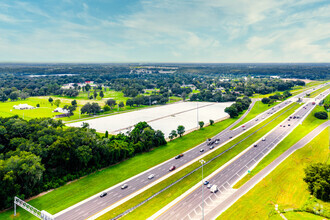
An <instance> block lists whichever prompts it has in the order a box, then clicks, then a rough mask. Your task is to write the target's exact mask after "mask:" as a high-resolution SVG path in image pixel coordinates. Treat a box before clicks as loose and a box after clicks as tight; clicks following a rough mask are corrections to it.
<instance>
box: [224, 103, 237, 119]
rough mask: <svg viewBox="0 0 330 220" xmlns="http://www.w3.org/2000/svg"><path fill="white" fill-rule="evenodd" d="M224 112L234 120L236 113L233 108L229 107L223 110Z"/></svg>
mask: <svg viewBox="0 0 330 220" xmlns="http://www.w3.org/2000/svg"><path fill="white" fill-rule="evenodd" d="M225 112H226V113H228V114H229V116H230V117H231V118H235V117H237V116H238V111H237V109H236V108H235V107H234V106H229V107H227V108H225Z"/></svg>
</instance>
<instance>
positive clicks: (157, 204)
mask: <svg viewBox="0 0 330 220" xmlns="http://www.w3.org/2000/svg"><path fill="white" fill-rule="evenodd" d="M298 107H300V105H299V104H295V103H294V104H291V105H290V106H288V107H287V108H285V109H283V110H281V111H279V112H277V113H276V114H274V115H272V116H271V117H270V118H268V119H266V120H265V121H264V122H261V123H260V124H259V125H257V126H255V127H254V128H252V129H250V130H249V131H247V132H246V133H244V134H242V135H241V136H239V137H238V138H236V139H234V140H232V141H230V142H228V143H227V144H225V145H224V146H222V147H221V148H219V149H216V150H215V151H214V152H213V153H211V154H209V155H207V156H205V157H204V160H205V161H209V160H210V159H211V158H213V157H214V156H216V155H218V154H220V153H222V152H224V151H226V150H227V149H229V148H230V147H232V146H233V145H234V144H236V143H238V142H240V141H242V140H243V139H245V138H246V137H248V136H249V135H250V137H248V138H247V139H245V140H244V141H243V142H241V143H239V144H238V145H236V146H235V147H234V148H232V149H231V150H229V151H227V152H226V153H224V154H223V155H222V156H221V157H218V158H217V159H215V160H213V161H212V162H210V163H209V164H207V165H205V166H204V176H207V175H209V174H211V173H212V172H214V171H215V170H216V169H218V168H219V167H221V166H222V165H224V164H225V163H226V162H228V161H229V160H230V159H232V158H234V157H235V156H236V155H237V154H239V153H240V152H242V151H243V150H244V149H246V148H247V147H248V146H250V145H251V144H253V143H254V142H255V141H257V140H258V139H259V138H261V137H262V136H263V135H265V134H266V133H267V132H269V131H270V130H271V129H273V128H274V127H275V126H276V125H278V124H279V123H281V122H282V121H283V120H284V119H285V118H286V117H288V116H289V115H291V114H292V113H293V112H294V111H295V110H296V109H297V108H298ZM276 117H277V118H276ZM275 118H276V119H275ZM273 119H275V120H273ZM272 120H273V121H272ZM267 123H269V124H267ZM260 128H262V129H260ZM259 129H260V130H259ZM251 134H253V135H251ZM198 166H200V163H199V162H196V163H193V164H192V165H190V166H188V167H187V168H185V169H183V170H181V171H180V172H178V173H176V174H174V175H172V176H171V177H169V178H167V179H166V180H164V181H162V182H160V183H158V184H157V185H155V186H153V187H151V188H150V189H148V190H146V191H145V192H143V193H141V194H139V195H137V196H136V197H134V198H132V199H131V200H129V201H127V202H125V203H124V204H122V205H120V206H118V207H117V208H115V209H113V210H111V211H110V212H108V213H106V214H105V215H103V216H101V217H100V218H99V219H111V218H113V217H116V216H117V215H118V214H120V213H122V212H124V211H126V210H127V209H128V208H130V207H133V206H135V205H137V204H139V203H140V202H142V201H144V200H145V199H146V198H148V197H150V196H151V195H153V194H154V193H156V192H158V191H160V190H161V189H163V188H164V187H166V186H167V185H169V184H171V183H173V182H174V181H176V180H177V179H179V178H180V177H182V176H184V175H186V174H187V173H189V172H191V171H192V170H194V169H195V168H196V167H198ZM200 177H201V170H198V171H196V172H195V173H193V174H192V175H190V176H188V177H186V178H185V179H183V180H182V181H180V182H179V183H177V184H175V185H174V186H172V187H171V188H169V189H167V190H166V191H164V192H162V193H161V194H159V195H158V196H156V197H154V198H153V199H152V200H151V201H149V202H147V203H145V204H144V205H142V206H140V207H139V208H137V209H135V210H134V211H133V212H131V213H129V214H128V215H126V216H124V217H123V219H147V218H148V217H150V216H151V215H153V214H154V213H156V212H157V211H158V210H160V209H161V208H162V207H164V206H166V205H167V204H168V203H170V202H171V201H173V200H174V199H175V198H177V197H178V196H180V195H181V194H182V193H184V192H185V191H187V190H188V189H190V188H191V187H192V186H194V185H195V184H196V183H198V181H200Z"/></svg>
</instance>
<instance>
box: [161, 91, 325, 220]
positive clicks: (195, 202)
mask: <svg viewBox="0 0 330 220" xmlns="http://www.w3.org/2000/svg"><path fill="white" fill-rule="evenodd" d="M329 91H330V90H327V91H326V92H323V94H320V95H319V96H318V98H319V97H324V96H326V95H327V94H329ZM314 106H315V105H312V104H311V103H309V104H305V105H304V107H303V108H301V109H300V110H299V111H297V112H295V113H294V114H293V115H292V116H290V117H292V118H291V119H290V118H288V119H286V120H285V121H284V122H283V123H281V124H280V126H278V127H276V128H275V129H274V130H273V131H272V132H271V133H269V134H268V135H267V136H266V137H265V140H264V141H263V140H261V141H259V142H258V143H257V145H256V146H254V147H252V148H250V149H249V150H248V151H246V152H245V153H244V154H243V155H241V156H240V157H239V158H237V159H236V160H235V161H233V162H232V163H230V164H229V165H228V166H226V167H225V168H224V169H222V170H221V171H220V172H218V173H217V174H216V175H215V176H213V177H212V179H210V180H208V181H209V182H210V184H213V185H217V186H218V189H219V191H218V192H217V193H218V194H219V193H220V194H221V193H226V192H227V191H228V190H230V189H231V186H232V185H233V184H234V183H235V182H236V181H237V180H238V179H239V178H240V176H242V175H244V174H245V173H246V172H247V171H248V170H249V169H250V168H251V167H253V166H254V165H255V164H256V163H257V162H258V161H259V160H260V159H261V158H262V157H263V156H264V155H266V154H267V153H269V152H270V151H271V150H272V149H273V148H274V147H275V146H276V145H277V144H278V143H279V142H280V141H281V140H282V139H283V138H284V137H285V135H287V134H288V133H289V132H290V130H291V129H292V127H294V126H296V125H298V124H299V123H300V122H301V120H303V118H304V116H306V115H307V114H308V113H309V112H310V110H311V109H312V108H313V107H314ZM266 114H267V113H266ZM297 116H298V117H299V118H295V119H293V118H294V117H297ZM259 117H260V116H259ZM201 187H204V192H205V194H204V201H205V200H210V201H216V200H217V199H218V196H217V195H216V194H214V193H210V190H209V189H208V188H207V186H206V185H202V186H201ZM201 187H200V188H198V189H196V190H195V191H193V192H192V193H190V194H188V195H187V196H186V197H184V198H183V199H182V200H180V201H179V202H178V203H176V204H175V205H174V206H172V207H171V208H169V209H168V210H167V211H166V212H164V213H163V214H162V215H160V216H159V217H158V218H157V219H159V220H163V219H164V220H167V219H195V217H194V216H195V215H196V214H197V213H198V211H200V210H201V207H202V193H201V192H202V190H201ZM196 210H198V211H196Z"/></svg>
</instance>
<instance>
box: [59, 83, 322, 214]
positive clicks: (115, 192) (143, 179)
mask: <svg viewBox="0 0 330 220" xmlns="http://www.w3.org/2000/svg"><path fill="white" fill-rule="evenodd" d="M321 87H322V86H319V87H317V88H316V89H318V88H321ZM311 91H313V89H310V90H308V91H305V92H303V93H301V94H299V95H297V96H295V97H296V98H299V97H303V96H304V95H305V94H307V93H309V92H311ZM290 103H292V102H291V101H285V102H283V103H280V104H279V105H277V106H275V107H273V108H271V109H269V110H267V111H265V112H264V113H263V114H260V115H258V116H257V117H255V118H254V119H253V120H251V121H249V122H247V123H246V124H245V127H244V128H243V127H238V128H236V129H234V130H229V129H225V130H224V131H222V132H220V133H219V134H218V135H216V136H215V137H213V138H212V140H215V139H220V141H219V143H217V144H213V146H215V148H216V147H217V146H218V145H220V144H222V143H224V142H225V141H227V140H229V139H230V137H235V136H237V135H239V134H241V133H243V132H245V130H246V129H248V128H250V127H252V126H254V125H255V124H258V123H259V122H261V121H263V120H265V119H266V118H267V117H269V116H271V115H272V114H273V113H274V112H277V111H278V110H280V109H282V108H284V107H286V106H288V105H289V104H290ZM250 108H251V107H250ZM249 110H250V109H249ZM249 110H248V111H249ZM246 114H247V113H246ZM242 119H243V117H241V119H240V120H239V121H238V122H236V123H239V122H240V121H241V120H242ZM232 126H234V125H232ZM232 126H231V127H232ZM200 149H203V150H204V151H203V152H200ZM210 150H212V149H209V146H208V145H207V142H204V143H202V144H200V145H198V146H197V147H194V148H193V149H191V150H189V151H187V152H185V153H184V156H183V157H181V158H180V159H174V158H172V159H170V160H168V161H166V162H164V163H163V164H161V165H160V166H157V167H155V168H154V169H152V170H150V172H148V173H145V174H142V175H137V176H136V177H134V178H132V179H131V180H129V181H127V182H125V181H124V182H123V184H124V183H125V184H127V185H128V187H127V188H125V189H121V187H120V186H119V187H116V188H112V189H111V190H108V191H107V190H105V192H107V196H105V197H102V198H101V197H99V196H95V197H94V198H89V199H86V201H83V202H81V204H79V205H77V206H76V207H69V208H68V209H66V210H64V211H62V212H60V213H58V214H56V215H55V219H56V220H62V219H63V220H64V219H65V220H67V219H70V220H76V219H86V218H89V217H90V216H92V215H94V214H96V213H98V212H100V211H102V210H103V209H105V208H107V207H109V206H111V205H113V204H115V203H116V202H118V201H120V200H121V199H124V198H125V197H127V196H129V195H130V194H132V193H134V192H136V191H138V190H140V189H142V188H144V187H145V186H147V185H148V184H150V183H152V182H153V181H156V180H157V179H159V178H161V177H163V176H164V175H166V174H168V173H169V172H170V171H169V168H170V167H171V166H176V168H178V167H180V166H183V165H185V164H186V163H188V162H190V161H192V160H194V159H195V158H196V157H199V156H200V155H202V154H205V153H206V152H208V151H210ZM150 174H154V178H152V179H148V176H149V175H150ZM109 178H115V177H110V176H109ZM86 190H88V189H86ZM128 208H129V207H128Z"/></svg>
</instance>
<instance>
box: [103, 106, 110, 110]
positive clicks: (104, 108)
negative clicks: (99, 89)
mask: <svg viewBox="0 0 330 220" xmlns="http://www.w3.org/2000/svg"><path fill="white" fill-rule="evenodd" d="M103 110H104V111H105V112H108V111H110V110H111V108H110V106H108V105H105V106H103Z"/></svg>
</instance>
